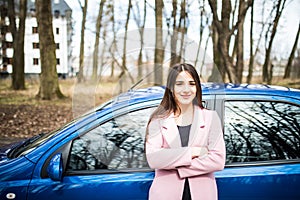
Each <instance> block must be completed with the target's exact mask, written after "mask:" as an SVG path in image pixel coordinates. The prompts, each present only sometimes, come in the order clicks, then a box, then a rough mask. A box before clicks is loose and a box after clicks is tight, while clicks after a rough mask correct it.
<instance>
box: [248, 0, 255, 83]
mask: <svg viewBox="0 0 300 200" xmlns="http://www.w3.org/2000/svg"><path fill="white" fill-rule="evenodd" d="M250 6H251V19H250V59H249V67H248V76H247V83H249V84H250V83H251V81H252V76H253V67H254V54H253V23H254V20H253V18H254V2H252V4H251V5H250Z"/></svg>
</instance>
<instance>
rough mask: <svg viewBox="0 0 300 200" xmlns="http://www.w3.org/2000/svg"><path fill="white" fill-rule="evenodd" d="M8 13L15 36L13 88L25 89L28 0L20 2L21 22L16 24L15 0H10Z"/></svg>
mask: <svg viewBox="0 0 300 200" xmlns="http://www.w3.org/2000/svg"><path fill="white" fill-rule="evenodd" d="M8 9H9V11H8V13H9V20H10V30H11V33H12V36H13V49H14V54H13V62H12V88H13V89H14V90H24V89H25V75H24V65H25V63H24V36H25V19H26V14H27V0H20V4H19V24H18V27H19V28H18V29H17V26H16V21H15V20H16V13H15V3H14V1H8Z"/></svg>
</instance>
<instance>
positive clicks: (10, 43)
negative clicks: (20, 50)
mask: <svg viewBox="0 0 300 200" xmlns="http://www.w3.org/2000/svg"><path fill="white" fill-rule="evenodd" d="M4 44H5V45H4V47H3V48H13V43H12V42H7V41H6V42H5V43H4Z"/></svg>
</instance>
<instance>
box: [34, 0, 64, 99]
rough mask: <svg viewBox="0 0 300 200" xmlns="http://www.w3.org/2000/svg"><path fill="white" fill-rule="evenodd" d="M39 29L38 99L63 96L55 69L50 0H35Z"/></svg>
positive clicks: (54, 46)
mask: <svg viewBox="0 0 300 200" xmlns="http://www.w3.org/2000/svg"><path fill="white" fill-rule="evenodd" d="M35 7H36V13H37V23H38V29H39V42H40V58H41V75H40V88H39V92H38V94H37V97H38V98H39V99H43V100H51V99H55V98H63V97H64V95H63V94H62V92H61V91H60V88H59V83H58V75H57V70H56V53H55V51H56V45H55V43H54V35H53V27H52V12H51V11H52V9H51V0H43V1H35Z"/></svg>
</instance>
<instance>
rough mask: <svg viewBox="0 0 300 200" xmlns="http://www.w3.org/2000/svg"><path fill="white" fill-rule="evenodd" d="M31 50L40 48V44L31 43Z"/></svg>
mask: <svg viewBox="0 0 300 200" xmlns="http://www.w3.org/2000/svg"><path fill="white" fill-rule="evenodd" d="M32 48H34V49H38V48H40V43H38V42H33V43H32Z"/></svg>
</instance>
